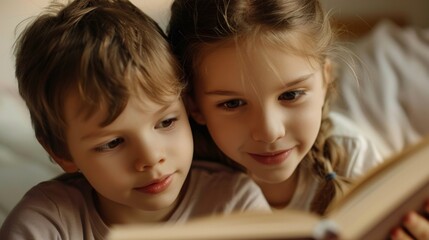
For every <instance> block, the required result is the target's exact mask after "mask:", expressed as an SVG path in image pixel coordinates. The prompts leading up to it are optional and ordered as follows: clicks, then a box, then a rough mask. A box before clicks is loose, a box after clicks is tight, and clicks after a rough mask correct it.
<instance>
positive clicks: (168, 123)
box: [155, 118, 178, 129]
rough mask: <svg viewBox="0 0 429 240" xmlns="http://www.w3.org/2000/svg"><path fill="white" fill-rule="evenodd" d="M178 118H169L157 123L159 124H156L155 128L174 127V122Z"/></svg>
mask: <svg viewBox="0 0 429 240" xmlns="http://www.w3.org/2000/svg"><path fill="white" fill-rule="evenodd" d="M177 120H178V119H177V118H169V119H166V120H163V121H161V122H160V123H159V124H157V125H156V126H155V129H158V128H169V127H172V126H173V124H174V123H175V122H176V121H177Z"/></svg>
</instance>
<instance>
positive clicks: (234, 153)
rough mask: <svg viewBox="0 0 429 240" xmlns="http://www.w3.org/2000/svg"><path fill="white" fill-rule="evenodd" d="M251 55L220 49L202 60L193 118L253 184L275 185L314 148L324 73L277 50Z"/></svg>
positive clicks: (227, 48)
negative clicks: (245, 170) (202, 125)
mask: <svg viewBox="0 0 429 240" xmlns="http://www.w3.org/2000/svg"><path fill="white" fill-rule="evenodd" d="M255 49H256V50H255V51H252V52H250V53H249V55H242V54H240V53H239V49H237V48H235V47H234V46H230V47H228V46H222V47H219V48H216V49H215V50H214V51H211V52H208V53H207V54H206V55H204V56H203V58H202V61H201V62H200V65H199V74H198V76H199V78H198V79H197V80H196V82H195V86H194V87H195V89H194V92H195V101H196V105H197V111H196V112H193V117H194V119H195V120H196V121H197V122H199V123H201V124H205V125H206V126H207V128H208V130H209V132H210V134H211V136H212V138H213V140H214V141H215V143H216V144H217V146H218V147H219V148H220V149H221V150H222V151H223V152H224V153H225V154H226V155H227V156H228V157H230V158H231V159H233V160H234V161H236V162H238V163H239V164H241V165H242V166H243V167H245V168H246V169H247V171H248V173H249V174H250V175H251V176H252V178H253V179H254V180H256V181H257V182H264V183H269V184H278V183H282V182H284V181H286V180H288V179H289V178H290V177H291V176H292V174H293V172H294V171H295V169H296V167H297V166H298V164H299V163H300V162H301V160H302V159H303V158H304V156H305V155H306V154H307V153H308V151H309V150H310V148H311V147H312V145H313V143H314V142H315V139H316V137H317V134H318V132H319V129H320V124H321V118H322V106H323V104H324V99H325V94H326V87H325V86H326V84H324V79H323V73H324V69H323V68H322V67H320V64H319V63H317V62H310V61H309V59H307V58H305V57H300V56H296V55H291V54H287V53H285V52H282V51H279V50H278V49H274V48H263V47H261V46H259V47H258V46H257V47H255ZM259 50H262V51H259ZM267 59H268V60H269V61H268V62H267ZM267 64H268V65H267Z"/></svg>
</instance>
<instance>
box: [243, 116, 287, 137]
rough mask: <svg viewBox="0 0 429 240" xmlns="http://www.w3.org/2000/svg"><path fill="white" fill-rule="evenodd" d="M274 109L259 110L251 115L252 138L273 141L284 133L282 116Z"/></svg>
mask: <svg viewBox="0 0 429 240" xmlns="http://www.w3.org/2000/svg"><path fill="white" fill-rule="evenodd" d="M279 115H281V114H280V113H278V112H277V111H275V109H273V110H271V111H268V110H267V109H265V110H264V111H259V112H258V113H257V114H255V116H254V117H253V120H252V119H251V120H250V121H252V122H253V124H252V125H253V129H252V137H253V140H255V141H258V142H265V143H273V142H275V141H277V140H278V139H281V138H283V137H284V136H285V135H286V128H285V123H284V121H283V117H282V116H279Z"/></svg>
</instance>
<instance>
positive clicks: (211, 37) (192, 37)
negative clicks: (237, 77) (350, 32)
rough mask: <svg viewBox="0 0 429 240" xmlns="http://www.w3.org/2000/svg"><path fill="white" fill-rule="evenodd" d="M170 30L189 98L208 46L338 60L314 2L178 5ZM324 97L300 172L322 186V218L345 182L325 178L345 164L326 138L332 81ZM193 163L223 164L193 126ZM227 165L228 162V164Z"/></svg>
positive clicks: (204, 0) (189, 0)
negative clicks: (257, 46) (256, 47)
mask: <svg viewBox="0 0 429 240" xmlns="http://www.w3.org/2000/svg"><path fill="white" fill-rule="evenodd" d="M171 10H172V12H171V13H172V15H171V20H170V24H169V26H168V30H167V31H168V37H169V41H170V43H171V45H172V47H173V49H174V52H175V54H176V56H177V57H178V59H179V60H180V62H181V64H182V67H183V69H184V72H185V78H184V79H185V80H186V81H187V82H186V84H187V85H188V87H189V88H188V89H187V90H188V91H189V92H188V94H189V95H190V96H191V97H193V96H194V94H193V91H194V90H193V89H192V87H193V82H194V81H197V79H198V77H199V76H198V64H199V59H201V54H203V52H204V49H205V48H207V47H208V46H210V47H213V46H215V45H219V44H224V43H226V42H231V41H233V42H236V43H240V44H242V43H243V42H244V43H246V42H247V43H249V41H250V44H252V41H253V42H255V41H256V42H262V43H263V44H265V45H269V46H273V47H278V48H279V49H282V50H286V51H288V52H291V53H292V54H297V55H301V56H306V57H308V58H311V59H315V60H317V61H318V62H319V63H320V65H323V64H324V63H325V61H326V60H327V59H330V58H331V57H333V56H334V55H335V54H336V50H337V49H336V47H335V46H334V44H333V42H334V38H335V34H334V32H333V30H332V29H331V26H330V23H329V19H328V17H327V15H326V14H325V12H324V11H323V9H322V7H321V5H320V2H319V1H317V0H176V1H174V3H173V5H172V8H171ZM325 82H326V84H329V85H328V86H327V89H328V93H327V97H326V100H325V104H324V107H323V114H322V120H321V128H320V131H319V134H318V137H317V139H316V141H315V143H314V145H313V147H312V149H311V150H310V151H309V153H308V154H307V155H306V157H305V159H304V160H303V162H302V164H300V167H303V166H304V165H307V166H310V167H311V168H312V170H313V173H314V175H315V176H317V177H318V178H319V179H320V181H321V184H320V187H319V190H318V193H317V194H316V196H315V198H314V200H313V203H312V207H311V208H312V209H311V210H312V211H314V212H318V213H323V212H324V211H325V210H326V208H327V206H328V204H329V203H330V202H331V201H333V199H334V198H336V197H337V196H339V195H341V194H340V193H341V192H342V191H343V188H344V186H346V185H347V183H348V180H347V179H343V178H342V177H340V176H338V177H337V178H335V179H332V180H327V179H326V176H328V174H329V173H330V172H332V171H335V170H336V169H337V168H339V166H341V165H342V164H344V162H345V161H346V159H347V158H346V156H345V152H344V150H343V149H342V148H341V147H340V146H338V145H337V144H335V142H334V140H333V139H332V138H330V136H331V135H330V134H331V128H332V122H331V120H330V119H329V117H328V112H329V100H330V96H331V95H332V94H331V92H332V90H333V89H334V81H325ZM191 123H192V128H193V134H194V141H195V147H194V149H195V152H194V155H195V156H194V157H195V158H203V159H213V160H214V161H220V160H219V159H226V161H228V159H227V157H226V156H225V155H224V154H222V153H221V152H220V150H219V149H218V148H217V147H216V145H215V144H214V142H213V140H212V139H211V137H210V134H209V132H208V130H207V128H206V127H205V126H201V125H198V124H196V123H195V122H194V121H191ZM229 162H230V161H229Z"/></svg>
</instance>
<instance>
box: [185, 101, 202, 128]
mask: <svg viewBox="0 0 429 240" xmlns="http://www.w3.org/2000/svg"><path fill="white" fill-rule="evenodd" d="M185 102H186V105H187V108H188V113H189V115H191V117H192V118H193V119H194V120H195V122H197V123H198V124H201V125H205V124H206V120H205V118H204V116H203V114H201V112H200V110H199V108H198V106H197V104H196V103H195V101H194V99H193V98H192V97H190V96H187V97H186V100H185Z"/></svg>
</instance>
